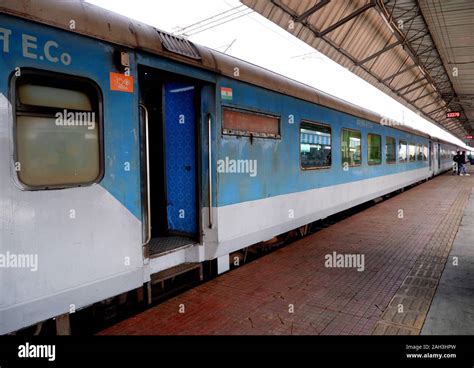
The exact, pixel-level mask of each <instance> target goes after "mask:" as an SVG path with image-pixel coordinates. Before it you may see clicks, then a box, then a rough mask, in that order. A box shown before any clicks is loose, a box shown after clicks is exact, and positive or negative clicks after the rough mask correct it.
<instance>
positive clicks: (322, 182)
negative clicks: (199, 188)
mask: <svg viewBox="0 0 474 368" xmlns="http://www.w3.org/2000/svg"><path fill="white" fill-rule="evenodd" d="M219 84H220V86H222V87H230V88H232V90H233V96H232V100H231V101H227V100H224V101H221V102H222V104H223V105H224V106H229V107H235V108H241V109H247V110H251V111H257V112H261V113H267V114H272V115H277V116H279V117H280V119H281V122H280V129H281V139H269V138H253V141H252V142H251V140H250V138H249V137H238V136H230V135H221V134H220V135H219V139H218V140H219V146H220V147H219V158H221V159H224V158H225V157H229V159H249V160H257V175H256V176H255V177H251V176H250V175H248V174H244V173H240V174H229V173H220V174H218V175H219V197H218V205H219V206H225V205H230V204H234V203H239V202H244V201H251V200H258V199H263V198H268V197H273V196H277V195H282V194H288V193H294V192H300V191H305V190H310V189H315V188H322V187H327V186H331V185H337V184H343V183H348V182H352V181H358V180H362V179H368V178H373V177H377V176H383V175H389V174H395V173H399V172H403V171H408V170H415V169H419V168H423V167H427V166H428V161H415V162H409V163H403V164H400V163H398V162H397V163H396V164H386V163H385V162H384V160H382V164H380V165H368V163H367V134H368V133H374V134H380V135H382V137H383V140H382V157H383V158H384V157H385V137H386V136H391V137H394V138H396V139H397V145H398V141H399V140H400V139H402V140H406V141H407V142H408V143H411V142H413V143H415V144H423V145H426V146H428V139H426V138H425V137H421V136H416V135H413V134H410V133H408V132H404V131H401V130H397V129H393V128H391V127H388V126H383V125H380V124H376V123H373V122H370V121H367V120H363V119H360V118H357V117H355V116H352V115H349V114H346V113H343V112H340V111H336V110H333V109H330V108H327V107H323V106H319V105H316V104H313V103H310V102H307V101H303V100H300V99H297V98H294V97H289V96H286V95H282V94H279V93H275V92H272V91H269V90H265V89H263V88H259V87H255V86H252V85H249V84H246V83H242V82H239V81H236V80H232V79H228V78H221V79H220V81H219ZM290 115H293V116H294V123H293V124H290V123H289V116H290ZM302 120H304V121H310V122H316V123H322V124H326V125H330V126H331V128H332V166H331V168H328V169H319V170H304V171H303V170H301V168H300V151H299V150H300V146H299V126H300V122H301V121H302ZM221 123H222V122H221ZM342 128H350V129H355V130H359V131H360V132H361V134H362V165H361V166H358V167H351V168H350V169H349V170H348V171H344V170H343V167H342V164H341V150H340V146H341V144H340V141H341V129H342ZM219 129H222V125H221V126H220V127H219ZM397 161H398V157H397Z"/></svg>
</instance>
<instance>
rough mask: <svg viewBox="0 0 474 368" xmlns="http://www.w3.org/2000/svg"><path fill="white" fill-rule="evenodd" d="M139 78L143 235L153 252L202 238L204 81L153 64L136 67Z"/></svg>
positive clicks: (151, 253)
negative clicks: (201, 131)
mask: <svg viewBox="0 0 474 368" xmlns="http://www.w3.org/2000/svg"><path fill="white" fill-rule="evenodd" d="M139 82H140V100H141V102H140V110H141V118H142V119H141V120H142V132H143V134H142V137H143V139H142V147H143V148H146V149H142V163H143V165H142V167H143V168H144V170H143V172H142V179H143V180H142V183H143V184H144V185H142V192H143V193H144V196H143V198H144V201H143V202H144V211H143V212H144V218H145V221H144V239H145V243H146V244H147V245H148V248H149V254H150V256H152V255H159V254H164V253H168V252H170V251H173V250H175V249H179V248H181V247H184V246H188V245H192V244H197V243H199V241H200V231H199V228H200V210H199V208H200V204H199V195H198V193H199V178H198V175H199V170H198V165H199V152H200V150H199V137H198V127H199V116H200V100H201V99H200V93H201V88H202V86H201V84H200V83H199V81H196V80H193V79H190V78H186V77H184V76H179V75H174V74H171V73H167V72H164V71H162V70H157V69H154V68H140V74H139ZM145 184H146V185H145Z"/></svg>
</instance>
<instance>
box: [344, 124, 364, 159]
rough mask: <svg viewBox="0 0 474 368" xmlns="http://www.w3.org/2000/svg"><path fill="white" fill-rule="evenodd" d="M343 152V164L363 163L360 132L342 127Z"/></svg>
mask: <svg viewBox="0 0 474 368" xmlns="http://www.w3.org/2000/svg"><path fill="white" fill-rule="evenodd" d="M341 138H342V139H341V154H342V165H343V166H357V165H360V163H361V135H360V132H357V131H354V130H348V129H342V136H341Z"/></svg>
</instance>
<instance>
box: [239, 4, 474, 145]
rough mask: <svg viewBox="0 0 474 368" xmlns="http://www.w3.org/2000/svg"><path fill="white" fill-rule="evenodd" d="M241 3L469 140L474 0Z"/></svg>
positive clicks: (473, 107) (473, 125)
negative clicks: (455, 114) (457, 113)
mask: <svg viewBox="0 0 474 368" xmlns="http://www.w3.org/2000/svg"><path fill="white" fill-rule="evenodd" d="M241 2H242V3H243V4H245V5H247V6H248V7H250V8H252V9H253V10H255V11H256V12H258V13H260V14H261V15H263V16H264V17H266V18H268V19H269V20H271V21H273V22H274V23H276V24H278V25H279V26H280V27H282V28H284V29H285V30H287V31H288V32H289V33H291V34H293V35H294V36H296V37H298V38H299V39H301V40H302V41H304V42H306V43H307V44H308V45H310V46H312V47H313V48H315V49H317V50H318V51H320V52H322V53H323V54H325V55H326V56H328V57H329V58H331V59H332V60H334V61H336V62H337V63H339V64H340V65H342V66H344V67H346V68H347V69H349V70H350V71H352V72H353V73H355V74H356V75H358V76H360V77H361V78H363V79H364V80H366V81H367V82H369V83H371V84H372V85H374V86H375V87H377V88H378V89H380V90H381V91H383V92H385V93H387V94H388V95H390V96H391V97H393V98H394V99H396V100H397V101H399V102H401V103H402V104H404V105H405V106H407V107H408V108H410V109H411V110H413V111H415V112H420V113H421V114H422V115H423V116H424V117H425V118H427V119H428V120H430V121H432V122H434V123H435V124H438V125H439V126H441V127H443V128H444V129H446V130H448V131H449V132H451V133H452V134H454V135H455V136H457V137H458V138H460V139H462V140H463V141H465V142H467V141H468V140H467V139H466V138H465V137H466V136H467V135H473V132H474V2H473V1H472V0H450V1H444V0H353V1H346V0H306V1H300V0H241ZM448 112H459V113H460V117H458V118H452V117H448V114H447V113H448Z"/></svg>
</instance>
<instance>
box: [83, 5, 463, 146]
mask: <svg viewBox="0 0 474 368" xmlns="http://www.w3.org/2000/svg"><path fill="white" fill-rule="evenodd" d="M87 2H89V3H92V4H95V5H98V6H101V7H103V8H106V9H109V10H112V11H114V12H116V13H119V14H122V15H125V16H127V17H129V18H133V19H135V20H138V21H141V22H143V23H147V24H149V25H151V26H154V27H156V28H159V29H161V30H164V31H167V32H170V33H174V34H177V35H181V36H184V37H186V38H188V39H189V40H190V41H192V42H194V43H197V44H200V45H203V46H207V47H210V48H212V49H215V50H218V51H221V52H225V53H226V54H228V55H231V56H235V57H238V58H240V59H243V60H246V61H248V62H251V63H253V64H256V65H259V66H262V67H264V68H267V69H270V70H272V71H274V72H277V73H279V74H282V75H284V76H286V77H289V78H292V79H294V80H297V81H300V82H303V83H305V84H308V85H310V86H312V87H315V88H318V89H320V90H322V91H324V92H326V93H329V94H332V95H334V96H337V97H339V98H342V99H344V100H346V101H349V102H351V103H353V104H356V105H359V106H362V107H364V108H366V109H368V110H372V111H374V112H377V113H379V114H381V115H383V116H387V117H388V118H391V119H395V120H397V121H400V122H403V123H404V124H406V125H408V126H411V127H414V128H416V129H419V130H421V131H423V132H426V133H428V134H431V135H434V136H437V137H439V138H442V139H444V140H447V141H450V142H452V143H455V144H457V145H460V146H463V147H464V143H463V142H462V141H461V140H459V139H458V138H456V137H454V136H453V135H451V134H449V133H448V132H446V131H444V130H442V129H441V128H439V127H437V126H436V125H434V124H432V123H430V122H429V121H427V120H425V119H423V118H422V117H420V116H419V115H417V114H416V113H414V112H413V111H411V110H410V109H408V108H407V107H405V106H403V105H402V104H400V103H399V102H398V101H396V100H394V99H393V98H391V97H389V96H388V95H386V94H384V93H383V92H381V91H380V90H378V89H377V88H376V87H374V86H372V85H371V84H369V83H368V82H365V81H364V80H363V79H361V78H360V77H358V76H356V75H355V74H353V73H351V72H350V71H349V70H347V69H345V68H344V67H342V66H340V65H339V64H337V63H336V62H334V61H332V60H331V59H329V58H327V57H326V56H324V55H323V54H321V53H319V52H318V51H316V50H315V49H313V48H312V47H311V46H309V45H307V44H305V43H304V42H303V41H300V40H299V39H298V38H296V37H294V36H292V35H291V34H289V33H288V32H286V31H285V30H283V29H282V28H280V27H279V26H277V25H276V24H274V23H272V22H271V21H269V20H267V19H266V18H264V17H263V16H261V15H260V14H258V13H256V12H254V11H252V10H251V9H249V8H247V7H246V6H245V5H243V4H242V3H240V2H239V1H238V0H199V1H197V0H153V1H150V0H133V1H130V0H87ZM203 21H204V22H203Z"/></svg>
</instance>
